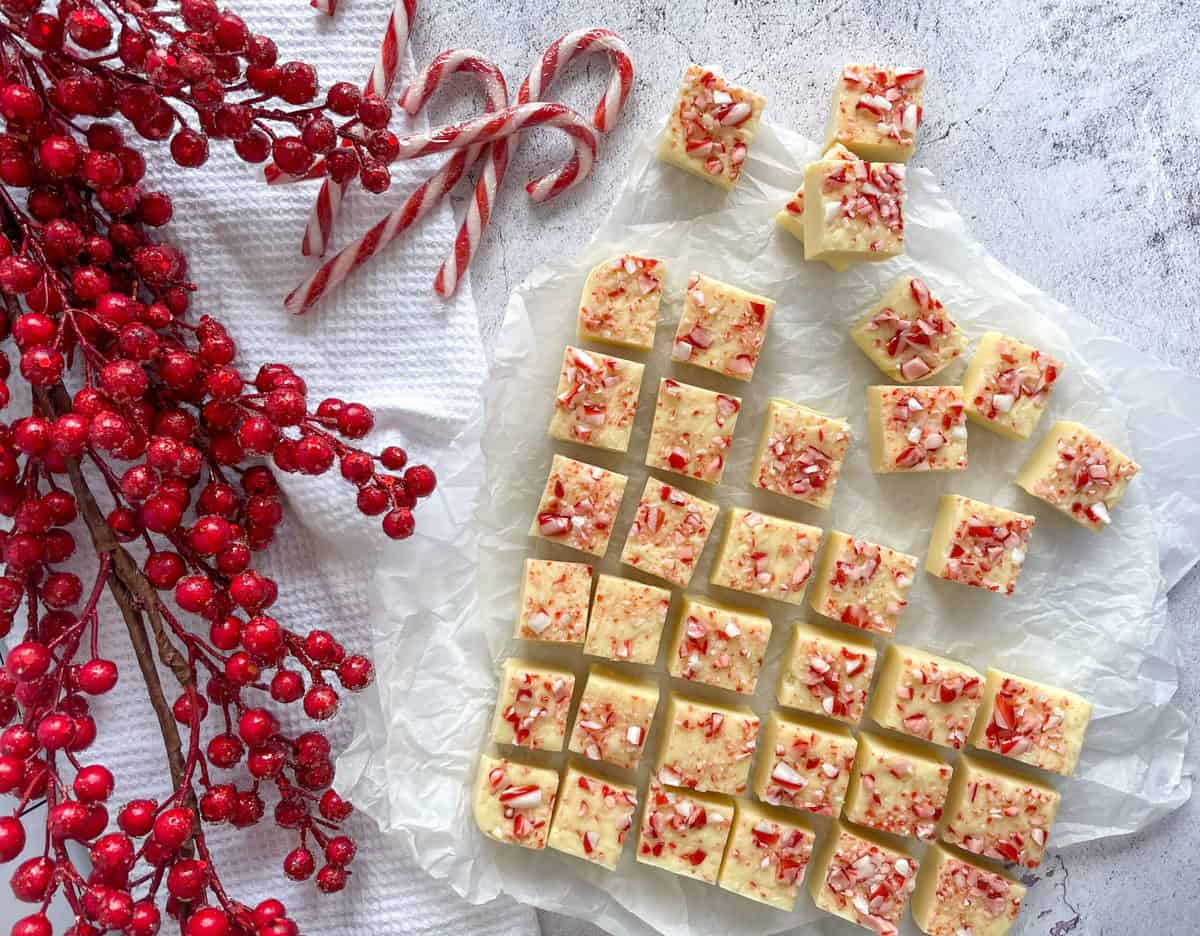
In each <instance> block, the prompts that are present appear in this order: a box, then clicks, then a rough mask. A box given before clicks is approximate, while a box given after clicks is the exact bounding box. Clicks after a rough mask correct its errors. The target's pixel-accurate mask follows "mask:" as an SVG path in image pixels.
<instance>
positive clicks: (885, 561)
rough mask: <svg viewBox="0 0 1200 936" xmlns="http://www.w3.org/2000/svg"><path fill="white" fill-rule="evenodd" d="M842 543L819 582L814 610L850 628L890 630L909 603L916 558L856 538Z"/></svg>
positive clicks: (874, 630)
mask: <svg viewBox="0 0 1200 936" xmlns="http://www.w3.org/2000/svg"><path fill="white" fill-rule="evenodd" d="M832 539H834V540H835V541H837V540H838V539H839V538H838V537H832ZM841 544H842V545H841V549H840V551H839V552H838V553H837V559H836V560H835V562H834V564H833V568H832V570H831V571H830V575H829V580H828V581H827V582H822V583H820V590H819V591H818V592H817V594H818V595H819V599H820V600H819V602H818V604H817V606H816V609H817V610H818V611H819V612H820V613H821V614H824V615H825V616H826V617H831V618H833V619H834V620H837V621H841V622H842V623H843V624H848V625H849V626H851V627H857V628H860V629H862V630H866V631H871V632H873V633H877V634H884V635H888V634H891V633H893V632H894V631H895V629H896V620H897V618H898V617H899V616H900V612H902V611H903V610H904V608H905V607H907V606H908V591H909V589H910V588H911V587H912V584H913V578H914V576H915V575H916V571H917V560H916V558H915V557H913V556H909V555H906V554H905V553H901V552H896V550H894V549H889V548H888V547H887V546H879V545H877V544H875V543H868V542H867V541H866V540H862V539H858V538H852V537H845V538H841ZM829 548H833V545H832V544H831V546H830V547H829Z"/></svg>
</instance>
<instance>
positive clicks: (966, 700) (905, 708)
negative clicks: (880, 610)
mask: <svg viewBox="0 0 1200 936" xmlns="http://www.w3.org/2000/svg"><path fill="white" fill-rule="evenodd" d="M982 701H983V676H982V675H981V674H980V673H979V672H977V671H976V670H973V669H972V668H971V667H969V666H967V665H966V664H965V663H959V662H957V661H956V660H951V659H948V658H947V657H941V656H936V655H934V654H932V653H929V652H928V651H926V650H918V649H917V648H916V647H902V646H900V645H899V644H892V646H890V647H888V649H887V654H886V655H885V656H884V658H883V668H882V669H881V671H880V674H879V684H878V685H877V686H876V687H875V695H874V696H873V697H872V698H871V717H872V718H873V719H875V721H877V722H878V723H879V724H881V725H883V727H885V728H891V729H892V730H893V731H898V732H900V733H901V734H906V735H910V736H911V737H914V738H920V739H921V740H922V741H931V742H933V743H934V744H940V745H942V746H943V747H948V748H953V749H954V750H956V751H959V750H962V746H963V745H964V744H966V743H967V737H968V736H969V735H970V733H971V726H972V725H973V724H974V723H975V716H976V713H977V712H978V711H979V704H980V703H981V702H982Z"/></svg>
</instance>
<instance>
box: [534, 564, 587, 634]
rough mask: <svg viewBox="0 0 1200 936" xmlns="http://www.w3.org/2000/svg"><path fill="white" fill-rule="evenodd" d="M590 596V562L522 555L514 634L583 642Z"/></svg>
mask: <svg viewBox="0 0 1200 936" xmlns="http://www.w3.org/2000/svg"><path fill="white" fill-rule="evenodd" d="M591 597H592V567H591V566H590V565H586V564H584V563H582V562H554V561H552V560H549V559H526V560H525V574H524V576H523V578H522V580H521V610H520V612H519V613H518V615H517V629H516V633H515V636H517V637H519V638H520V639H522V640H541V641H545V642H547V643H578V644H581V643H583V640H584V637H585V636H586V635H587V623H588V605H589V604H590V603H591Z"/></svg>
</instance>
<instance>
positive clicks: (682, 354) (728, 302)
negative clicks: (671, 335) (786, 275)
mask: <svg viewBox="0 0 1200 936" xmlns="http://www.w3.org/2000/svg"><path fill="white" fill-rule="evenodd" d="M774 310H775V300H774V299H768V298H766V296H756V295H754V293H749V292H746V291H745V290H744V289H738V288H737V287H736V286H730V285H729V284H728V283H722V282H720V281H718V280H715V279H712V278H711V277H708V276H703V275H701V274H700V273H693V274H692V275H691V277H690V278H689V279H688V284H687V290H686V291H685V292H684V294H683V314H682V315H680V317H679V327H678V328H677V329H676V330H675V344H674V346H673V347H672V349H671V358H672V360H675V361H680V362H682V363H686V364H694V365H695V366H696V367H702V368H704V369H705V370H710V371H715V372H716V373H718V374H724V375H725V376H726V377H733V378H734V379H735V380H749V379H750V378H751V377H753V376H754V368H755V367H757V366H758V356H759V354H760V353H761V352H762V346H763V342H764V340H765V339H766V337H767V323H768V322H769V321H770V320H771V313H772V312H773V311H774Z"/></svg>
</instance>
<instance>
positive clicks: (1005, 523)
mask: <svg viewBox="0 0 1200 936" xmlns="http://www.w3.org/2000/svg"><path fill="white" fill-rule="evenodd" d="M1036 522H1037V519H1036V518H1035V517H1031V516H1029V515H1028V514H1021V513H1017V512H1016V511H1014V510H1005V509H1004V508H1003V507H995V506H993V505H991V504H985V503H983V502H982V501H977V500H971V498H969V497H963V496H961V495H959V494H945V495H943V496H942V499H941V501H940V502H939V504H938V512H937V518H936V519H935V520H934V524H933V534H932V536H931V537H930V540H929V554H928V555H927V556H926V557H925V571H926V572H928V573H930V574H931V575H936V576H938V577H939V578H944V579H945V580H946V581H948V582H958V583H959V584H961V585H970V586H971V587H972V588H983V589H986V590H987V591H990V592H995V593H996V594H999V595H1011V594H1012V593H1013V592H1014V591H1015V590H1016V587H1017V578H1018V577H1019V576H1020V574H1021V569H1023V568H1024V567H1025V557H1026V555H1027V553H1028V551H1029V540H1030V538H1031V537H1032V536H1033V526H1034V524H1035V523H1036Z"/></svg>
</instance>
